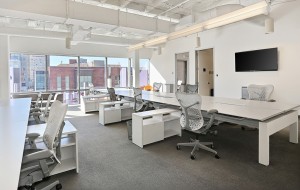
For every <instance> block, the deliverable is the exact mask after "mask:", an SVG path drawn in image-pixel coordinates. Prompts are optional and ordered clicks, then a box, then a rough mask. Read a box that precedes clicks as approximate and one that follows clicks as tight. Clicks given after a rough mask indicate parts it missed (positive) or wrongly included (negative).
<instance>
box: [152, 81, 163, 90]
mask: <svg viewBox="0 0 300 190" xmlns="http://www.w3.org/2000/svg"><path fill="white" fill-rule="evenodd" d="M161 87H162V83H160V82H154V83H153V91H154V92H159V90H160V88H161Z"/></svg>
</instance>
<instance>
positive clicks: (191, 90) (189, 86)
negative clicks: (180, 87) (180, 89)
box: [186, 84, 198, 93]
mask: <svg viewBox="0 0 300 190" xmlns="http://www.w3.org/2000/svg"><path fill="white" fill-rule="evenodd" d="M186 92H187V93H198V85H197V84H187V85H186Z"/></svg>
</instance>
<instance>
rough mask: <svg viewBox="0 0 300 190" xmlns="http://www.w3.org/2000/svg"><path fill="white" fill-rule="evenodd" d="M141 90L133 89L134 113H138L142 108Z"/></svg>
mask: <svg viewBox="0 0 300 190" xmlns="http://www.w3.org/2000/svg"><path fill="white" fill-rule="evenodd" d="M142 92H143V91H142V89H140V88H133V94H134V111H135V112H138V111H140V110H141V109H142V107H143V99H142Z"/></svg>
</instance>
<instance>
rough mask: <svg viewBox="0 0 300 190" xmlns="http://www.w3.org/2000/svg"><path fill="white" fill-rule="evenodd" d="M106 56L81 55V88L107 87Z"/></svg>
mask: <svg viewBox="0 0 300 190" xmlns="http://www.w3.org/2000/svg"><path fill="white" fill-rule="evenodd" d="M105 62H106V59H105V57H80V88H81V89H86V88H88V84H89V83H92V84H93V85H94V87H95V88H105Z"/></svg>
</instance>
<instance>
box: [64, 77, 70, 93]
mask: <svg viewBox="0 0 300 190" xmlns="http://www.w3.org/2000/svg"><path fill="white" fill-rule="evenodd" d="M65 82H66V90H69V89H70V77H69V76H66V77H65Z"/></svg>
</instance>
